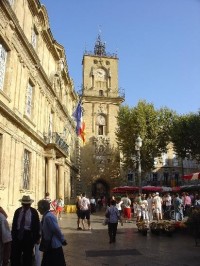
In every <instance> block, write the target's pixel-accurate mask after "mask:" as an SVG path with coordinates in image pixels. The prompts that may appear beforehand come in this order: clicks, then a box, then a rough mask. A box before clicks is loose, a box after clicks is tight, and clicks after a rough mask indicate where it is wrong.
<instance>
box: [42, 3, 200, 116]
mask: <svg viewBox="0 0 200 266" xmlns="http://www.w3.org/2000/svg"><path fill="white" fill-rule="evenodd" d="M40 1H41V3H42V4H44V5H45V6H46V9H47V12H48V15H49V23H50V28H51V31H52V33H53V36H54V38H55V39H56V41H57V42H58V43H60V44H61V45H63V46H64V48H65V52H66V58H67V63H68V67H69V73H70V76H71V78H72V79H73V80H74V84H75V89H76V90H79V89H80V88H81V84H82V65H81V62H82V57H83V53H84V51H85V50H87V51H93V49H94V44H95V41H96V38H97V35H98V33H99V26H100V28H101V37H102V40H103V41H105V42H106V52H110V53H116V52H117V54H118V57H119V87H121V88H122V89H124V90H125V95H126V98H125V103H126V104H127V105H129V106H130V107H133V106H135V105H137V103H138V101H139V100H146V101H147V102H148V103H153V104H154V106H155V107H156V108H161V107H164V106H166V107H168V108H170V109H172V110H174V111H176V112H177V113H179V114H187V113H190V112H197V111H198V110H200V0H123V1H122V0H99V1H97V0H96V1H95V0H71V1H67V0H56V1H53V0H40Z"/></svg>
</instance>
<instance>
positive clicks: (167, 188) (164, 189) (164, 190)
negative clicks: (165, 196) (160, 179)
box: [162, 186, 172, 192]
mask: <svg viewBox="0 0 200 266" xmlns="http://www.w3.org/2000/svg"><path fill="white" fill-rule="evenodd" d="M162 191H163V192H168V191H172V188H171V187H164V186H163V187H162Z"/></svg>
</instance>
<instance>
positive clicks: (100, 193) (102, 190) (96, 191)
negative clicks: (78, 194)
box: [92, 179, 110, 198]
mask: <svg viewBox="0 0 200 266" xmlns="http://www.w3.org/2000/svg"><path fill="white" fill-rule="evenodd" d="M92 196H93V197H94V198H102V197H104V196H105V197H106V198H108V197H109V196H110V186H109V184H108V183H107V182H106V181H105V180H104V179H98V180H96V181H95V183H93V184H92Z"/></svg>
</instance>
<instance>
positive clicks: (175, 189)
mask: <svg viewBox="0 0 200 266" xmlns="http://www.w3.org/2000/svg"><path fill="white" fill-rule="evenodd" d="M179 191H181V187H172V192H179Z"/></svg>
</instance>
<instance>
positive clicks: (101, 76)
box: [96, 68, 105, 79]
mask: <svg viewBox="0 0 200 266" xmlns="http://www.w3.org/2000/svg"><path fill="white" fill-rule="evenodd" d="M96 77H97V78H99V79H104V78H105V71H104V70H103V69H101V68H100V69H97V70H96Z"/></svg>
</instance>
